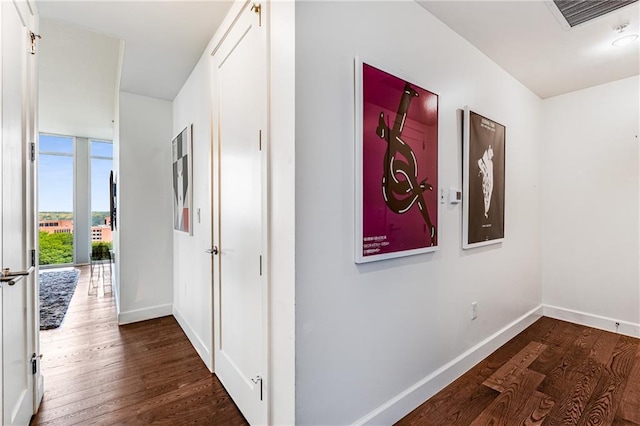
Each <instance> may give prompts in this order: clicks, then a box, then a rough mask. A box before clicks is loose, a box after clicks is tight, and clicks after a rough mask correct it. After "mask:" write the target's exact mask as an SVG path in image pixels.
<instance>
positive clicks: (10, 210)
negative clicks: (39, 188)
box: [0, 1, 37, 426]
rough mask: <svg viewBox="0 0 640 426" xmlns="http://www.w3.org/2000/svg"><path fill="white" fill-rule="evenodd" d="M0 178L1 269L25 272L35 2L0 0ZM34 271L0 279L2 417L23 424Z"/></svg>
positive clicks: (30, 231)
mask: <svg viewBox="0 0 640 426" xmlns="http://www.w3.org/2000/svg"><path fill="white" fill-rule="evenodd" d="M0 4H1V6H0V7H1V10H2V11H1V12H0V13H1V15H2V16H1V17H0V19H1V21H2V26H1V28H2V36H1V43H2V47H1V49H0V53H1V55H2V67H1V68H2V73H1V81H2V86H1V87H2V113H1V116H2V149H1V163H2V173H1V175H2V178H1V179H2V180H1V185H0V187H1V191H2V193H1V194H0V204H1V209H2V210H1V214H2V216H1V217H0V222H1V226H0V241H1V243H0V260H1V266H2V268H9V269H10V270H11V271H26V270H28V269H29V268H30V267H31V255H30V249H31V248H32V247H34V239H35V229H34V227H35V215H34V213H33V211H31V213H30V210H31V209H34V208H35V198H34V192H33V190H34V176H33V174H32V173H33V170H34V168H33V165H32V164H31V159H30V140H29V139H28V138H29V136H30V133H31V131H32V125H34V116H33V113H34V108H33V105H31V102H32V101H33V100H34V99H35V97H37V94H36V92H35V88H36V86H35V84H34V82H33V80H32V78H33V77H34V74H33V73H32V71H34V69H33V67H32V66H33V58H32V55H30V54H29V48H30V42H29V40H30V37H29V36H30V30H31V29H32V28H33V27H34V24H35V22H37V15H36V14H35V13H34V11H35V6H34V5H32V4H27V3H26V2H25V1H2V2H0ZM35 277H36V275H35V273H33V272H31V274H29V275H28V276H26V277H24V278H20V279H15V281H13V282H3V283H1V288H0V293H1V296H0V303H1V306H2V311H1V323H0V328H1V330H2V345H1V349H2V351H1V357H0V358H1V364H2V375H1V381H2V407H1V409H2V422H3V424H4V425H5V426H9V425H26V424H28V423H29V420H30V418H31V415H32V414H33V413H34V410H35V408H36V407H35V403H36V402H37V400H36V398H35V397H34V382H33V375H32V371H31V358H32V354H33V350H34V347H35V339H36V338H37V336H36V334H35V326H36V319H35V315H36V313H37V306H36V304H35V303H36V302H35V301H36V299H35V294H36V278H35Z"/></svg>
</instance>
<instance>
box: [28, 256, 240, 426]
mask: <svg viewBox="0 0 640 426" xmlns="http://www.w3.org/2000/svg"><path fill="white" fill-rule="evenodd" d="M89 275H90V271H89V268H88V267H83V268H82V273H81V276H80V281H79V283H78V288H77V289H76V292H75V295H74V296H73V299H72V301H71V304H70V306H69V311H68V312H67V316H66V318H65V321H64V323H63V325H62V326H61V327H60V328H58V329H56V330H48V331H43V332H41V343H42V350H41V352H42V353H43V354H44V356H43V358H42V372H43V374H44V377H45V394H44V400H43V402H42V405H41V406H40V411H39V412H38V414H37V415H36V416H35V417H34V418H33V420H32V422H31V424H32V425H64V426H67V425H75V424H82V425H86V424H100V425H113V424H118V425H121V424H135V425H148V424H165V425H183V424H204V425H246V424H247V423H246V421H245V419H244V418H243V417H242V414H241V413H240V411H239V410H238V408H237V407H236V406H235V404H234V403H233V401H232V400H231V398H230V397H229V395H228V394H227V392H226V391H225V389H224V388H223V387H222V385H221V384H220V382H219V381H218V379H217V378H216V377H215V375H212V374H211V373H210V372H209V370H208V369H207V368H206V367H205V365H204V364H203V362H202V361H201V360H200V358H199V357H198V355H197V354H196V351H195V350H194V349H193V347H192V346H191V344H190V343H189V341H188V340H187V337H186V336H185V335H184V333H183V332H182V330H181V328H180V326H179V325H178V323H177V322H176V321H175V319H174V318H173V317H164V318H159V319H155V320H150V321H144V322H139V323H135V324H129V325H125V326H120V327H119V326H118V324H117V322H116V320H115V303H114V299H113V297H112V296H111V295H106V296H105V295H103V294H102V293H103V292H98V296H96V294H95V292H92V294H93V295H91V296H88V295H87V292H88V285H89ZM107 290H108V288H107Z"/></svg>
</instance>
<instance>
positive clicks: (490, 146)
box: [462, 107, 506, 249]
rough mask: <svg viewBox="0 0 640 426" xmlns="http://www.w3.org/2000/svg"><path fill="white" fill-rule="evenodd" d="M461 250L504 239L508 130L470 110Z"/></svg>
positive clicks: (465, 129)
mask: <svg viewBox="0 0 640 426" xmlns="http://www.w3.org/2000/svg"><path fill="white" fill-rule="evenodd" d="M462 138H463V165H462V173H463V176H462V185H463V187H462V194H463V198H462V211H463V214H462V216H463V218H462V248H463V249H470V248H474V247H480V246H486V245H489V244H496V243H499V242H501V241H503V240H504V211H505V148H506V146H505V140H506V127H505V126H504V125H502V124H500V123H498V122H496V121H494V120H492V119H490V118H487V117H485V116H482V115H480V114H478V113H476V112H474V111H471V110H470V109H469V107H465V109H464V118H463V131H462Z"/></svg>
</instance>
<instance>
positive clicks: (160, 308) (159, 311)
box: [118, 304, 173, 325]
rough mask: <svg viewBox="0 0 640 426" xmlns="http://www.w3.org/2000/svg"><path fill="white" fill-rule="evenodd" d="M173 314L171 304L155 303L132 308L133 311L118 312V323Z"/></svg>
mask: <svg viewBox="0 0 640 426" xmlns="http://www.w3.org/2000/svg"><path fill="white" fill-rule="evenodd" d="M172 314H173V305H172V304H167V305H157V306H150V307H148V308H142V309H134V310H133V311H126V312H120V313H119V314H118V324H119V325H124V324H130V323H132V322H138V321H146V320H150V319H154V318H160V317H166V316H167V315H172Z"/></svg>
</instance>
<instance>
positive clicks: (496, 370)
mask: <svg viewBox="0 0 640 426" xmlns="http://www.w3.org/2000/svg"><path fill="white" fill-rule="evenodd" d="M397 425H402V426H405V425H479V426H480V425H482V426H484V425H548V426H556V425H602V426H605V425H620V426H622V425H625V426H631V425H640V340H639V339H634V338H631V337H627V336H622V335H619V334H614V333H609V332H606V331H601V330H596V329H593V328H589V327H583V326H580V325H576V324H571V323H568V322H563V321H558V320H554V319H551V318H546V317H543V318H541V319H540V320H538V321H537V322H536V323H535V324H533V325H532V326H531V327H529V328H527V329H526V330H525V331H524V332H522V333H521V334H519V335H518V336H516V337H515V338H514V339H512V340H511V341H509V342H508V343H506V344H505V345H504V346H502V347H501V348H500V349H498V350H497V351H496V352H494V353H493V354H491V355H490V356H489V357H487V358H486V359H485V360H483V361H481V362H480V363H479V364H478V365H476V366H475V367H473V368H472V369H471V370H470V371H468V372H467V373H466V374H464V375H463V376H462V377H460V378H459V379H458V380H456V381H455V382H453V383H452V384H451V385H449V386H448V387H446V388H445V389H443V390H442V391H441V392H439V393H438V394H436V395H434V396H433V397H432V398H431V399H429V400H428V401H426V402H425V403H424V404H422V405H421V406H420V407H418V408H417V409H415V410H414V411H413V412H411V413H410V414H409V415H407V416H406V417H405V418H403V419H402V420H401V421H399V422H398V423H397Z"/></svg>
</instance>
